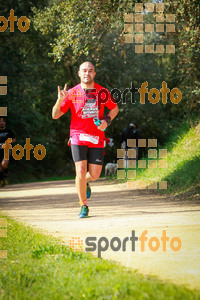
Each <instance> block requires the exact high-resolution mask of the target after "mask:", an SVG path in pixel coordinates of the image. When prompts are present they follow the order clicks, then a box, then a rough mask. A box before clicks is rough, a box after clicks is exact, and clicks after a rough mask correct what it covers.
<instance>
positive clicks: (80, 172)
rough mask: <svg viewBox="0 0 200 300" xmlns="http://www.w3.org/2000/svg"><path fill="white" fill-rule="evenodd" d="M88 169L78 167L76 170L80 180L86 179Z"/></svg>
mask: <svg viewBox="0 0 200 300" xmlns="http://www.w3.org/2000/svg"><path fill="white" fill-rule="evenodd" d="M86 173H87V169H86V168H85V167H84V166H78V167H77V168H76V176H77V177H78V178H80V179H85V176H86Z"/></svg>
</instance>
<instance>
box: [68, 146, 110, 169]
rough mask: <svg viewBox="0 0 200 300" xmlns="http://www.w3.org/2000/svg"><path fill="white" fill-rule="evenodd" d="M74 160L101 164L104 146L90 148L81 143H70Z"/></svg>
mask: <svg viewBox="0 0 200 300" xmlns="http://www.w3.org/2000/svg"><path fill="white" fill-rule="evenodd" d="M71 150H72V157H73V160H74V162H77V161H81V160H87V161H88V163H89V164H95V165H102V164H103V157H104V148H90V147H88V146H83V145H71Z"/></svg>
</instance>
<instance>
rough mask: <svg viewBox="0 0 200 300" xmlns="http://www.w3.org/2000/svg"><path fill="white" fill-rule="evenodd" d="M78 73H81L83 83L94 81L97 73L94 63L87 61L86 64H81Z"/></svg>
mask: <svg viewBox="0 0 200 300" xmlns="http://www.w3.org/2000/svg"><path fill="white" fill-rule="evenodd" d="M78 75H79V77H80V79H81V82H82V83H85V84H90V83H92V82H93V81H94V77H95V75H96V73H95V71H94V67H93V65H92V64H87V63H86V64H82V65H81V66H80V70H79V71H78Z"/></svg>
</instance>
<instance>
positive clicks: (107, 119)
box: [103, 116, 111, 125]
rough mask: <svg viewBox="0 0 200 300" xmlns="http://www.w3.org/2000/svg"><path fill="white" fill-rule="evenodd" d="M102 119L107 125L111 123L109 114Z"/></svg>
mask: <svg viewBox="0 0 200 300" xmlns="http://www.w3.org/2000/svg"><path fill="white" fill-rule="evenodd" d="M103 119H104V120H105V121H106V122H107V124H108V125H110V123H111V117H110V116H105V118H103Z"/></svg>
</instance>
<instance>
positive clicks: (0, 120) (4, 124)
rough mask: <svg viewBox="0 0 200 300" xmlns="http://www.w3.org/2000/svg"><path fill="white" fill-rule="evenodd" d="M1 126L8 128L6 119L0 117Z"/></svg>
mask: <svg viewBox="0 0 200 300" xmlns="http://www.w3.org/2000/svg"><path fill="white" fill-rule="evenodd" d="M0 128H1V129H5V128H6V122H5V121H4V119H3V118H0Z"/></svg>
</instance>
